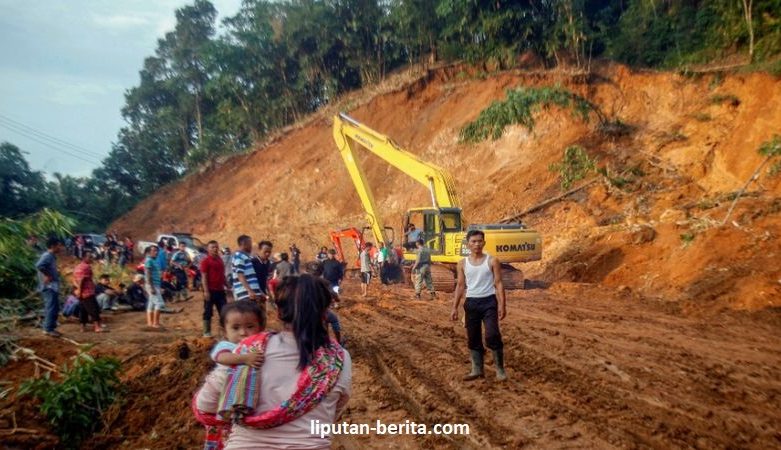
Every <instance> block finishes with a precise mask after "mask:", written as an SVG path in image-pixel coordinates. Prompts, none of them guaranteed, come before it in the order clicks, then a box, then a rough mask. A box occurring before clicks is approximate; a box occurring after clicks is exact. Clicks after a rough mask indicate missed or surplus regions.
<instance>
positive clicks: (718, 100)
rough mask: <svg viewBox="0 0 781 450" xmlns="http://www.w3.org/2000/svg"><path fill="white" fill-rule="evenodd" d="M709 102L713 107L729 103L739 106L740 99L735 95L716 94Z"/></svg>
mask: <svg viewBox="0 0 781 450" xmlns="http://www.w3.org/2000/svg"><path fill="white" fill-rule="evenodd" d="M708 102H709V103H710V104H712V105H721V104H723V103H729V104H730V105H735V106H737V105H739V104H740V99H739V98H738V97H737V96H736V95H734V94H716V95H712V96H711V97H710V98H709V99H708Z"/></svg>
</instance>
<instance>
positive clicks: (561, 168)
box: [548, 145, 596, 190]
mask: <svg viewBox="0 0 781 450" xmlns="http://www.w3.org/2000/svg"><path fill="white" fill-rule="evenodd" d="M595 167H596V166H595V163H594V160H593V159H591V158H590V157H589V156H588V153H586V150H585V149H584V148H583V147H581V146H579V145H570V146H569V147H567V148H566V149H565V150H564V157H563V158H562V159H561V162H559V163H554V164H551V165H550V166H549V167H548V170H550V171H551V172H558V174H559V178H560V180H561V189H562V190H567V189H569V188H570V187H571V186H572V183H574V182H576V181H578V180H582V179H584V178H586V176H587V175H588V174H589V173H591V172H593V171H594V168H595Z"/></svg>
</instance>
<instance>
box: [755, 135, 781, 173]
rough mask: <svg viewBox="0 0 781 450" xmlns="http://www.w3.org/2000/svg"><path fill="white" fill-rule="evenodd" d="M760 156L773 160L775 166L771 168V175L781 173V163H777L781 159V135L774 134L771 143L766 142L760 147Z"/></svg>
mask: <svg viewBox="0 0 781 450" xmlns="http://www.w3.org/2000/svg"><path fill="white" fill-rule="evenodd" d="M758 151H759V154H760V155H762V156H767V157H768V158H771V161H772V162H773V164H772V165H771V166H770V170H769V172H770V175H778V173H780V172H781V161H776V159H777V158H778V157H781V135H778V134H774V135H773V137H772V138H771V139H770V140H769V141H765V142H763V143H762V145H760V146H759V150H758Z"/></svg>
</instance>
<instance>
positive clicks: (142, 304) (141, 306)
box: [120, 273, 147, 311]
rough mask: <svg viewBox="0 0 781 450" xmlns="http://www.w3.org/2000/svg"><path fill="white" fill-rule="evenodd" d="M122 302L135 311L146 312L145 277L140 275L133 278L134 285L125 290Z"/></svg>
mask: <svg viewBox="0 0 781 450" xmlns="http://www.w3.org/2000/svg"><path fill="white" fill-rule="evenodd" d="M120 301H121V302H123V303H126V304H128V305H130V307H131V308H133V311H144V310H146V301H147V298H146V292H145V291H144V276H143V275H141V274H140V273H138V274H136V275H134V276H133V283H132V284H131V285H130V286H128V288H127V289H126V290H125V295H123V296H122V297H121V298H120Z"/></svg>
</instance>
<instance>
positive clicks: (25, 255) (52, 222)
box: [0, 209, 74, 298]
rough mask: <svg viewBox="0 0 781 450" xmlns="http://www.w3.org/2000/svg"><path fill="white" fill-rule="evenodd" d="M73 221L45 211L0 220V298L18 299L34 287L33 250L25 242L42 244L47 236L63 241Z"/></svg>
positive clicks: (34, 252)
mask: <svg viewBox="0 0 781 450" xmlns="http://www.w3.org/2000/svg"><path fill="white" fill-rule="evenodd" d="M73 223H74V222H73V220H72V219H71V218H69V217H67V216H64V215H62V214H60V213H58V212H55V211H51V210H48V209H44V210H42V211H41V212H38V213H36V214H33V215H31V216H29V217H26V218H24V219H20V220H14V219H8V218H0V297H8V298H20V297H24V296H25V295H27V294H28V293H29V292H30V291H31V290H32V289H33V288H34V286H35V282H36V281H35V261H36V258H37V257H38V255H37V253H36V251H35V250H34V249H33V248H31V247H30V245H28V243H27V238H28V237H29V236H36V237H38V238H39V239H40V240H42V241H44V242H45V239H46V238H47V237H48V236H58V237H60V238H64V237H65V236H67V235H69V234H70V232H71V229H72V227H73Z"/></svg>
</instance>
